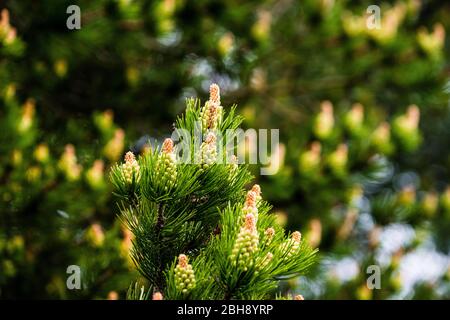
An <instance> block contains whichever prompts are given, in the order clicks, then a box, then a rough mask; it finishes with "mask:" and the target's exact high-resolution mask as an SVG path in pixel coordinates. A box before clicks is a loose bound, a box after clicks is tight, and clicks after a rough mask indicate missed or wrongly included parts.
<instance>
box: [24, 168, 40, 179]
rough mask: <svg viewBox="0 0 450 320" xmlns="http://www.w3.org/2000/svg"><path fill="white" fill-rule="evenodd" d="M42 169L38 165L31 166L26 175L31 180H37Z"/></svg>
mask: <svg viewBox="0 0 450 320" xmlns="http://www.w3.org/2000/svg"><path fill="white" fill-rule="evenodd" d="M41 174H42V170H41V168H39V167H38V166H31V167H29V168H28V169H27V171H26V173H25V175H26V177H27V180H28V181H29V182H35V181H37V180H39V178H40V177H41Z"/></svg>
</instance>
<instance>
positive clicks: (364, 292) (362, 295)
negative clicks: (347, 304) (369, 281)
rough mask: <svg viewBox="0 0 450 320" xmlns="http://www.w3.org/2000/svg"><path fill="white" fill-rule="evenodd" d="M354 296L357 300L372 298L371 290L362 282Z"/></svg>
mask: <svg viewBox="0 0 450 320" xmlns="http://www.w3.org/2000/svg"><path fill="white" fill-rule="evenodd" d="M356 296H357V297H358V299H359V300H370V299H372V290H370V289H369V287H367V285H366V284H365V283H364V284H363V285H361V286H360V287H359V288H358V289H357V290H356Z"/></svg>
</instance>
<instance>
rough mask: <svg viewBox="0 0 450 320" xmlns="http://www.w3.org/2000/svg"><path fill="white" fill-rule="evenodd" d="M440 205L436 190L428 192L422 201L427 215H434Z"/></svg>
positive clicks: (422, 207) (422, 206)
mask: <svg viewBox="0 0 450 320" xmlns="http://www.w3.org/2000/svg"><path fill="white" fill-rule="evenodd" d="M438 205H439V198H438V196H437V194H436V193H435V192H429V193H426V194H425V196H424V198H423V200H422V203H421V209H422V210H423V213H424V214H425V215H426V216H427V217H430V218H431V217H433V216H434V215H435V213H436V211H437V208H438Z"/></svg>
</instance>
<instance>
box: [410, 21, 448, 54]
mask: <svg viewBox="0 0 450 320" xmlns="http://www.w3.org/2000/svg"><path fill="white" fill-rule="evenodd" d="M417 42H418V43H419V45H420V47H421V48H422V49H423V51H425V52H426V53H427V54H428V55H430V56H431V57H439V56H440V55H441V54H442V49H443V47H444V43H445V29H444V26H443V25H442V24H440V23H437V24H435V25H434V30H433V32H430V33H428V31H427V29H426V28H423V27H422V28H420V29H419V31H418V32H417Z"/></svg>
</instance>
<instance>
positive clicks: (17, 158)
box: [11, 149, 23, 166]
mask: <svg viewBox="0 0 450 320" xmlns="http://www.w3.org/2000/svg"><path fill="white" fill-rule="evenodd" d="M22 160H23V155H22V151H20V150H19V149H14V150H13V152H12V155H11V161H12V163H13V165H15V166H18V165H19V164H21V163H22Z"/></svg>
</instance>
